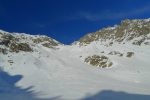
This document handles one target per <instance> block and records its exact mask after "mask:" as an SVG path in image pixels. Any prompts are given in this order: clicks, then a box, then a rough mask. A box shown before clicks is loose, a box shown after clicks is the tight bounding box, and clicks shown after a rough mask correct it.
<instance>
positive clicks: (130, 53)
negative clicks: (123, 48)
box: [126, 52, 134, 58]
mask: <svg viewBox="0 0 150 100" xmlns="http://www.w3.org/2000/svg"><path fill="white" fill-rule="evenodd" d="M132 56H134V52H127V56H126V57H128V58H131V57H132Z"/></svg>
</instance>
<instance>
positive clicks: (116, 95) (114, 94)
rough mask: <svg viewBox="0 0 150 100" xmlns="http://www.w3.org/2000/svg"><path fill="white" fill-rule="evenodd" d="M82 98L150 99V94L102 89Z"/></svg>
mask: <svg viewBox="0 0 150 100" xmlns="http://www.w3.org/2000/svg"><path fill="white" fill-rule="evenodd" d="M82 100H150V95H140V94H129V93H125V92H115V91H112V90H104V91H101V92H99V93H97V94H95V95H92V96H87V97H85V98H84V99H82Z"/></svg>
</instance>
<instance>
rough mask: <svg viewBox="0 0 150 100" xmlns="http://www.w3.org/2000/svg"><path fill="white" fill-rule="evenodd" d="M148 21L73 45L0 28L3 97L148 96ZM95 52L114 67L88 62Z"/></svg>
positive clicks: (79, 99)
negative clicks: (86, 60) (88, 58)
mask: <svg viewBox="0 0 150 100" xmlns="http://www.w3.org/2000/svg"><path fill="white" fill-rule="evenodd" d="M148 23H150V19H147V20H131V21H130V20H125V21H123V22H122V23H121V25H117V26H114V27H109V28H106V29H103V30H100V31H97V32H95V33H93V34H94V35H93V34H89V35H87V36H85V37H83V38H81V40H80V41H76V42H74V43H73V44H72V45H63V44H61V43H59V42H57V41H56V40H54V39H51V38H48V37H46V36H39V35H29V34H25V33H22V34H21V33H9V32H5V31H2V30H0V100H150V34H148V32H149V31H150V29H149V27H148V25H150V24H148ZM137 25H138V26H137ZM143 27H144V28H143ZM141 28H143V30H142V29H141ZM145 29H146V30H145ZM109 32H110V33H109ZM119 32H121V33H119ZM129 32H130V33H129ZM138 32H142V33H138ZM144 32H145V33H144ZM111 33H112V34H111ZM8 34H11V36H10V35H8ZM120 34H121V35H120ZM3 35H4V36H3ZM115 35H116V36H115ZM2 36H3V37H2ZM93 37H94V38H93ZM129 38H130V41H129ZM10 39H11V40H10ZM88 40H89V41H90V42H89V41H88ZM120 40H121V41H122V42H118V41H120ZM80 42H81V43H80ZM112 42H113V43H112ZM84 43H85V44H84ZM12 44H13V45H12ZM29 46H30V47H31V48H29ZM10 48H11V49H10ZM31 49H32V50H31ZM6 51H7V52H6ZM93 55H98V56H96V57H99V56H103V57H104V58H105V56H106V57H107V58H109V60H110V61H111V62H112V66H110V67H106V68H102V67H97V66H92V64H95V62H96V60H95V59H94V60H95V61H92V63H91V62H90V63H89V62H88V63H86V62H85V59H86V58H87V57H92V56H93ZM105 60H106V59H105ZM102 63H104V62H102Z"/></svg>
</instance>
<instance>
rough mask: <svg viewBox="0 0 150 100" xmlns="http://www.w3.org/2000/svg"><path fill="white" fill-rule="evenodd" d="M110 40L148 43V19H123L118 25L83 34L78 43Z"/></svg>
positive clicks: (84, 43)
mask: <svg viewBox="0 0 150 100" xmlns="http://www.w3.org/2000/svg"><path fill="white" fill-rule="evenodd" d="M108 40H109V41H111V42H110V43H109V45H110V46H111V45H113V42H118V43H122V44H125V43H126V41H131V42H132V44H134V45H139V46H140V45H142V44H144V45H150V19H145V20H128V19H127V20H124V21H122V22H121V24H120V25H115V26H114V27H108V28H103V29H101V30H99V31H97V32H93V33H90V34H87V35H85V36H84V37H82V38H81V39H80V40H79V44H80V45H87V44H90V43H91V42H93V41H101V42H106V41H108Z"/></svg>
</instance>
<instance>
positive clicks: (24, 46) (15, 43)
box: [0, 32, 60, 54]
mask: <svg viewBox="0 0 150 100" xmlns="http://www.w3.org/2000/svg"><path fill="white" fill-rule="evenodd" d="M38 44H40V45H42V46H44V47H48V48H54V47H55V46H58V45H59V44H60V43H59V42H57V41H55V40H54V39H52V38H49V37H47V36H32V35H27V34H17V33H8V32H0V53H2V54H7V53H8V52H15V53H18V52H19V51H24V52H33V46H35V45H38Z"/></svg>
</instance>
